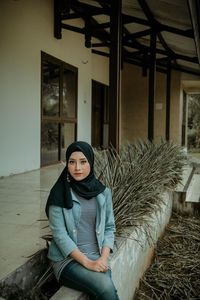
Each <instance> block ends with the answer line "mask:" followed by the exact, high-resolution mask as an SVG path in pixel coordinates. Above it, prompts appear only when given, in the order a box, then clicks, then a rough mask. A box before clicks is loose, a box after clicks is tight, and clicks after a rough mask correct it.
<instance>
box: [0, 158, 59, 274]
mask: <svg viewBox="0 0 200 300" xmlns="http://www.w3.org/2000/svg"><path fill="white" fill-rule="evenodd" d="M62 169H63V165H62V164H59V165H54V166H49V167H44V168H42V169H39V170H35V171H31V172H27V173H23V174H18V175H12V176H8V177H4V178H0V241H1V242H0V279H2V278H4V277H5V276H6V275H8V274H9V273H11V272H12V271H14V270H15V269H16V268H17V267H19V266H20V265H22V264H23V263H25V262H26V261H27V260H28V256H30V255H32V254H34V253H35V252H36V251H37V250H39V249H41V248H44V247H45V241H44V240H43V239H42V238H41V236H42V235H44V234H45V233H47V232H48V228H44V227H45V225H47V222H46V221H39V220H41V219H46V215H45V212H44V207H45V203H46V200H47V196H48V193H49V190H50V188H51V187H52V185H53V184H54V182H55V181H56V179H57V178H58V176H59V174H60V172H61V171H62Z"/></svg>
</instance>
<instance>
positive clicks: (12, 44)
mask: <svg viewBox="0 0 200 300" xmlns="http://www.w3.org/2000/svg"><path fill="white" fill-rule="evenodd" d="M53 3H54V1H53V0H42V1H40V0H20V1H14V0H1V1H0V30H1V43H0V66H1V68H0V76H1V79H0V90H1V94H0V144H1V146H0V176H7V175H10V174H16V173H22V172H25V171H29V170H33V169H38V168H39V167H40V101H41V99H40V93H41V79H40V76H41V51H43V52H46V53H48V54H50V55H52V56H55V57H56V58H58V59H61V60H63V61H65V62H66V63H68V64H71V65H73V66H75V67H77V68H78V126H77V138H78V139H81V140H86V141H89V142H90V140H91V81H92V78H93V77H94V78H95V79H96V80H98V81H105V82H107V79H106V78H108V75H107V73H108V70H107V66H106V61H105V59H104V63H102V59H101V64H100V65H97V67H95V68H93V70H92V66H91V65H92V53H91V49H87V48H85V43H84V42H85V41H84V36H83V35H81V34H78V33H75V32H72V31H68V30H63V31H62V39H61V40H57V39H56V38H54V33H53V26H54V16H53ZM76 22H78V21H76ZM95 65H96V63H95ZM92 76H93V77H92ZM103 78H105V79H104V80H103Z"/></svg>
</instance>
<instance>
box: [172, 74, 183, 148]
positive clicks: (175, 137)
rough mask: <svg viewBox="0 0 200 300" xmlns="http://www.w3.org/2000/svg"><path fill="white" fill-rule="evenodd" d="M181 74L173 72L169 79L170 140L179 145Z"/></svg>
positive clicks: (181, 100)
mask: <svg viewBox="0 0 200 300" xmlns="http://www.w3.org/2000/svg"><path fill="white" fill-rule="evenodd" d="M182 104H183V97H182V90H181V74H180V72H177V71H173V72H172V78H171V109H170V140H172V141H174V142H175V143H178V144H180V145H181V134H182V110H183V107H182Z"/></svg>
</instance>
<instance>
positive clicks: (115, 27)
mask: <svg viewBox="0 0 200 300" xmlns="http://www.w3.org/2000/svg"><path fill="white" fill-rule="evenodd" d="M121 9H122V1H121V0H111V13H110V35H111V37H110V39H111V44H110V60H109V86H110V89H109V91H110V93H109V143H110V144H111V145H113V146H114V147H115V148H116V149H117V150H118V149H119V114H120V94H121V88H120V85H121V83H120V81H121V47H122V45H121V43H122V30H121V27H122V23H121Z"/></svg>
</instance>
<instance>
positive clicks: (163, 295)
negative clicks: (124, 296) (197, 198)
mask: <svg viewBox="0 0 200 300" xmlns="http://www.w3.org/2000/svg"><path fill="white" fill-rule="evenodd" d="M134 299H137V300H150V299H151V300H152V299H155V300H158V299H159V300H172V299H174V300H177V299H185V300H188V299H190V300H197V299H200V219H199V218H195V217H186V216H184V217H181V216H178V215H176V214H173V216H172V218H171V221H170V223H169V225H168V227H167V228H166V231H165V234H164V236H163V237H162V238H161V239H160V240H159V242H158V244H157V249H156V253H155V259H154V262H153V263H152V265H151V267H150V268H149V269H148V271H147V272H146V273H145V276H144V278H143V279H142V280H141V286H140V288H139V290H138V291H137V293H136V296H135V298H134Z"/></svg>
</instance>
